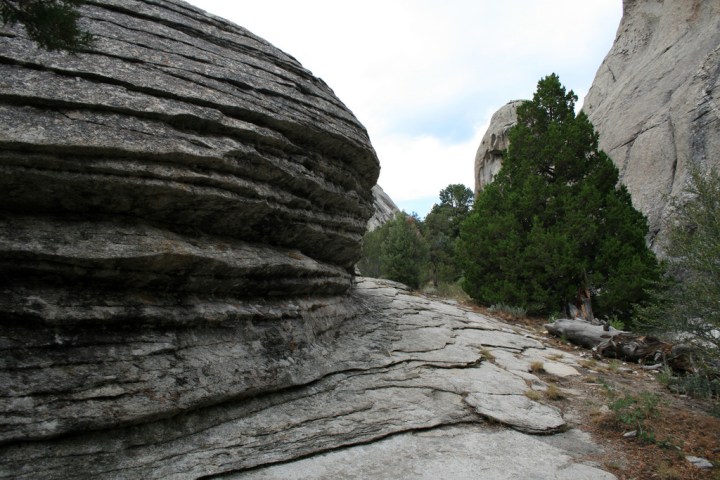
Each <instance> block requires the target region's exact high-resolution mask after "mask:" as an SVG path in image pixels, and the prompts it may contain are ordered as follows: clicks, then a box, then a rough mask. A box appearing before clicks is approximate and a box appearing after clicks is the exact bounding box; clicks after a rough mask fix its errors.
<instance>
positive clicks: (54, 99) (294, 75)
mask: <svg viewBox="0 0 720 480" xmlns="http://www.w3.org/2000/svg"><path fill="white" fill-rule="evenodd" d="M82 14H83V26H84V27H85V28H87V29H88V30H90V31H91V32H92V33H93V34H94V35H95V36H96V42H97V43H96V45H95V47H94V48H93V49H92V50H90V51H84V52H80V53H79V54H77V55H68V54H64V53H47V52H44V51H40V50H37V49H36V47H35V45H34V44H32V43H31V42H29V41H28V39H27V38H26V36H25V34H24V32H23V31H22V30H20V29H19V28H18V29H15V28H7V27H6V28H4V29H3V30H2V34H1V35H0V45H2V48H0V72H1V76H0V119H1V120H0V121H2V125H3V129H1V130H0V146H1V147H2V148H0V159H1V161H0V170H1V172H2V175H0V200H2V201H1V202H0V209H1V210H0V269H1V270H0V271H1V272H2V275H1V276H0V284H1V285H0V386H2V388H1V389H0V458H2V462H0V478H3V479H6V478H7V479H33V480H35V479H50V478H63V479H73V478H93V479H116V478H124V479H153V478H163V479H183V478H200V477H203V478H207V477H216V476H220V475H223V474H228V473H233V474H243V475H245V474H247V475H262V474H263V473H262V472H263V471H264V470H263V467H268V466H271V465H274V464H277V463H279V462H290V461H293V460H295V459H298V458H306V460H302V461H303V462H305V461H307V460H310V459H309V458H307V457H308V456H314V455H316V454H322V453H337V451H339V449H341V448H346V447H350V446H356V447H357V448H360V449H366V448H370V447H369V445H368V444H369V443H371V442H376V441H380V440H382V439H388V440H387V442H389V443H381V444H378V445H377V448H378V449H380V450H385V449H386V448H393V449H396V450H394V451H397V452H400V453H401V452H403V451H407V449H408V448H414V447H413V445H417V448H418V449H419V451H427V450H428V449H430V448H432V445H433V442H437V441H439V442H443V443H444V444H445V445H446V448H447V449H450V451H451V453H452V452H454V453H453V454H448V456H447V458H445V459H444V458H440V457H438V456H435V457H434V458H433V459H432V468H434V469H436V470H437V469H439V468H442V466H443V465H446V466H447V468H454V469H455V470H457V471H459V472H460V471H463V472H467V471H470V470H471V469H472V468H474V466H475V465H477V463H478V462H479V461H480V460H479V459H472V458H468V456H467V455H465V456H463V455H462V454H461V453H462V452H463V451H466V450H467V448H466V446H465V445H464V444H462V443H458V442H462V441H468V442H471V444H472V445H480V444H483V443H485V442H495V441H497V442H500V444H501V445H502V448H503V450H502V451H497V452H488V453H486V455H487V456H492V458H493V459H494V460H493V461H494V462H495V465H499V464H500V463H498V462H499V460H497V458H499V456H500V455H501V454H509V455H511V457H509V458H511V459H513V469H514V470H512V471H513V472H516V473H517V476H522V477H528V476H529V474H532V475H533V476H534V477H535V478H566V477H563V475H567V474H568V472H570V473H569V474H572V476H577V474H578V472H582V474H583V475H585V476H586V477H587V478H611V477H610V476H609V475H608V474H606V473H604V472H601V471H599V470H597V469H596V468H594V467H592V466H587V465H583V464H582V463H581V462H580V460H578V459H577V458H576V453H573V452H571V451H568V450H567V449H563V448H557V447H552V445H549V444H548V443H547V440H548V439H550V438H559V437H561V436H564V435H567V434H566V433H563V434H558V435H550V436H549V437H546V438H544V439H543V440H542V441H540V440H538V439H537V438H536V437H529V436H528V434H535V433H545V434H554V433H556V432H558V431H559V430H561V429H563V428H565V427H566V425H565V421H564V419H563V417H562V415H561V413H560V411H559V410H558V409H556V408H554V407H551V406H547V405H542V404H540V403H537V402H534V401H532V400H530V399H529V398H527V397H526V396H525V395H524V393H525V392H526V390H528V389H530V388H533V389H540V390H541V389H543V388H547V386H546V385H545V384H544V383H543V382H542V381H541V380H540V379H539V378H537V377H535V376H534V375H532V374H530V373H529V372H528V365H529V363H530V362H531V361H532V360H535V359H537V358H538V357H542V358H544V359H545V360H546V363H545V365H546V368H551V365H552V364H553V362H554V363H557V364H558V365H557V370H563V368H564V369H565V370H567V369H568V368H571V366H572V365H570V364H571V363H572V362H574V361H575V359H573V358H572V357H570V356H565V357H563V360H562V362H565V363H564V364H563V365H560V363H561V362H560V361H558V360H557V358H559V357H558V356H557V352H552V350H550V349H547V348H544V346H543V345H542V343H541V341H540V340H539V339H537V338H532V337H531V336H530V335H528V334H527V333H524V332H521V331H515V330H512V329H510V328H508V327H506V326H505V325H503V324H501V323H499V322H498V321H496V320H493V319H490V318H487V317H484V316H482V315H477V314H474V313H472V312H469V311H467V310H464V309H461V308H458V307H456V306H452V305H448V304H444V303H438V302H431V301H429V300H426V299H424V298H422V297H417V296H413V295H410V294H409V293H408V292H407V291H406V290H405V289H403V288H402V286H399V285H395V284H393V283H391V282H381V281H372V280H362V279H360V280H354V279H353V277H352V276H351V275H350V274H349V273H348V272H349V271H350V270H351V269H352V267H353V265H354V263H355V262H356V261H357V259H358V256H359V253H360V239H361V236H362V234H363V233H364V231H365V228H366V223H367V220H368V218H369V217H370V216H371V213H372V202H373V200H372V198H373V197H372V193H371V189H372V186H373V185H374V184H375V182H376V179H377V174H378V162H377V158H376V156H375V154H374V152H373V149H372V147H371V146H370V144H369V141H368V139H367V135H366V132H365V130H364V129H363V128H362V126H361V125H360V124H359V123H358V122H357V120H356V119H355V118H354V117H353V115H352V114H351V113H350V112H349V111H348V110H347V109H346V108H345V107H344V106H343V105H342V103H341V102H340V101H339V100H338V99H337V98H335V96H334V95H333V94H332V92H331V91H330V89H329V88H328V87H327V86H326V85H325V84H323V83H322V82H321V81H320V80H318V79H316V78H314V77H313V76H312V75H311V74H310V73H309V72H307V71H306V70H304V69H303V68H302V67H301V66H300V64H298V62H297V61H295V60H294V59H292V58H291V57H289V56H287V55H286V54H284V53H282V52H280V51H278V50H277V49H275V48H274V47H272V46H271V45H269V44H268V43H266V42H265V41H263V40H261V39H259V38H257V37H255V36H254V35H252V34H251V33H249V32H247V31H246V30H244V29H242V28H240V27H237V26H235V25H232V24H229V23H227V22H225V21H223V20H221V19H217V18H214V17H211V16H208V15H206V14H204V13H203V12H200V11H199V10H197V9H194V8H192V7H189V6H188V5H186V4H184V3H181V2H178V1H174V0H144V1H134V0H122V1H121V0H104V1H94V2H88V4H87V5H86V6H84V7H83V8H82ZM354 282H356V283H354ZM486 351H492V352H493V353H492V355H493V356H494V358H496V359H497V360H496V362H495V363H492V362H490V361H488V358H490V355H489V354H488V353H486ZM553 359H554V360H553ZM487 419H490V420H492V421H493V424H494V425H497V424H504V425H507V426H508V427H509V428H512V429H513V430H512V431H511V432H505V433H502V432H500V433H498V432H497V428H496V427H493V428H488V427H487V423H486V421H487ZM419 431H422V432H425V433H423V434H418V433H417V432H419ZM433 435H434V436H435V437H433ZM389 436H394V437H392V438H388V437H389ZM453 437H454V438H456V439H457V440H456V441H455V443H452V442H451V441H450V440H449V438H453ZM433 438H437V439H438V440H433ZM563 438H564V437H563ZM561 443H562V442H561ZM388 445H390V446H388ZM550 447H552V448H550ZM346 451H348V452H349V451H350V450H346ZM528 451H530V452H534V454H535V455H537V457H530V458H531V460H535V461H533V462H531V463H526V464H524V466H521V465H519V464H516V463H515V462H514V458H516V457H520V456H523V455H526V454H527V452H528ZM370 453H371V455H379V454H377V453H372V451H371V452H370ZM400 453H398V454H400ZM322 458H324V457H319V458H318V462H320V463H318V464H317V467H315V470H311V473H310V474H309V475H306V477H308V476H309V477H312V476H314V477H316V478H323V477H325V478H338V477H337V476H336V475H335V473H333V472H331V473H329V474H324V473H323V472H322V468H323V463H322V462H323V460H322ZM364 458H365V459H367V457H364ZM505 458H508V457H505ZM343 461H345V460H343ZM507 461H508V462H509V461H511V460H507ZM324 465H327V464H326V463H325V464H324ZM355 465H357V468H358V469H361V468H369V467H367V460H365V464H362V463H357V464H355ZM362 465H366V466H365V467H363V466H362ZM427 465H428V471H432V470H431V468H430V463H428V464H427ZM344 466H345V467H346V468H345V472H349V473H352V471H353V470H352V469H353V468H354V466H353V464H352V463H351V462H347V463H346V464H345V465H344ZM422 466H423V463H418V464H417V465H416V466H415V468H421V467H422ZM334 468H335V469H337V465H335V467H334ZM406 469H407V467H406V466H403V465H401V464H399V463H398V464H397V465H396V470H394V471H388V473H387V475H386V476H390V477H397V476H399V472H403V471H406ZM495 469H496V470H497V466H496V467H495ZM358 471H360V470H358ZM312 472H314V473H312ZM518 472H519V473H518ZM272 474H273V472H270V471H269V470H268V475H272ZM278 475H280V476H283V475H284V474H283V473H280V474H278ZM603 476H604V477H603Z"/></svg>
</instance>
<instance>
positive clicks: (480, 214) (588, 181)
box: [457, 74, 659, 317]
mask: <svg viewBox="0 0 720 480" xmlns="http://www.w3.org/2000/svg"><path fill="white" fill-rule="evenodd" d="M576 101H577V96H576V95H575V94H574V93H573V92H572V91H569V92H566V90H565V88H564V87H563V86H562V85H561V83H560V80H559V78H558V76H557V75H555V74H552V75H550V76H548V77H545V78H543V79H541V80H540V81H539V82H538V86H537V91H536V92H535V94H534V95H533V100H532V101H527V102H525V103H524V104H522V105H521V106H520V107H518V109H517V124H516V125H515V126H514V127H513V128H512V129H511V131H510V132H509V140H510V141H509V148H508V150H507V152H506V154H505V158H504V160H503V164H502V168H501V169H500V171H499V172H498V174H497V176H496V177H495V179H494V181H493V182H492V183H491V184H489V185H487V186H486V187H485V189H484V190H483V191H482V192H481V193H480V195H479V196H478V198H477V200H476V202H475V206H474V209H473V211H472V212H471V213H470V215H469V217H468V219H467V220H466V221H465V222H464V223H463V225H462V228H461V232H460V239H459V241H458V250H457V253H458V257H459V258H460V259H461V262H462V266H463V269H464V285H463V287H464V288H465V290H466V292H467V293H468V294H469V295H470V296H471V297H473V298H474V299H476V300H477V301H479V302H480V303H483V304H488V305H491V304H496V303H504V304H508V305H515V306H519V307H524V308H526V309H527V310H528V311H529V312H533V313H551V312H555V311H558V309H561V308H563V307H564V306H565V305H566V303H568V302H572V301H573V300H574V299H575V298H576V296H577V293H578V291H580V290H583V291H590V292H592V293H593V303H594V308H595V311H596V313H599V314H605V315H611V314H617V315H622V316H624V317H627V316H628V315H629V314H630V312H631V310H632V307H633V305H634V304H635V303H642V302H644V301H646V300H647V293H646V288H647V287H648V286H649V285H650V284H651V283H652V282H653V281H654V280H656V279H657V278H658V275H659V269H658V264H657V261H656V259H655V256H654V255H653V253H652V252H651V251H650V250H649V249H648V247H647V245H646V243H645V236H646V234H647V231H648V227H647V221H646V219H645V217H644V216H643V215H642V214H641V213H640V212H638V211H637V210H635V209H634V208H633V206H632V203H631V200H630V194H629V193H628V191H627V189H626V188H625V187H624V186H621V185H618V170H617V168H616V167H615V166H614V165H613V163H612V161H611V160H610V158H609V157H608V156H607V155H606V154H605V153H604V152H602V151H601V150H599V148H598V134H597V133H596V132H595V130H594V128H593V126H592V124H591V123H590V121H589V120H588V118H587V116H586V115H585V114H584V113H582V112H580V113H579V114H577V115H576V114H575V102H576Z"/></svg>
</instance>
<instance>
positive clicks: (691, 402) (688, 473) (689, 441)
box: [471, 307, 720, 480]
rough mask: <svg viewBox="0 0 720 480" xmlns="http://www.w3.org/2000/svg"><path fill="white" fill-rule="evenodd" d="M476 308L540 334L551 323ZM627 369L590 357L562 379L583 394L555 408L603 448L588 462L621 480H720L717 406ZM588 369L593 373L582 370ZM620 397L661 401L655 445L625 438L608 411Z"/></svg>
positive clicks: (651, 423)
mask: <svg viewBox="0 0 720 480" xmlns="http://www.w3.org/2000/svg"><path fill="white" fill-rule="evenodd" d="M471 308H473V309H475V310H476V311H478V312H480V313H484V314H486V315H490V316H493V317H496V318H498V317H499V318H501V319H504V320H505V321H507V322H508V323H510V324H511V325H517V326H523V327H524V328H526V329H529V330H531V331H534V332H536V333H540V332H542V331H544V329H543V328H542V325H543V324H544V323H546V319H540V318H529V317H524V318H517V319H514V318H511V317H510V315H507V314H504V313H502V312H498V313H491V312H488V311H487V310H486V309H481V308H478V307H471ZM545 343H546V344H547V345H549V346H551V347H553V348H556V349H558V350H561V351H564V352H567V353H568V354H577V353H578V351H577V350H576V349H575V347H573V346H572V345H569V344H566V343H564V342H562V340H561V339H557V338H554V337H549V336H548V337H546V340H545ZM538 363H539V364H540V365H542V363H541V362H538ZM621 365H622V364H621V362H619V361H617V360H614V361H612V360H611V361H609V362H608V363H607V364H605V362H598V361H596V360H595V359H592V358H587V359H585V360H582V361H580V370H581V376H576V377H567V378H560V379H558V382H557V385H558V387H557V388H558V389H559V387H563V388H571V389H573V390H576V391H578V392H579V395H572V396H569V397H568V398H566V399H565V400H564V401H562V402H556V403H555V406H557V407H558V408H560V409H561V410H562V411H563V413H564V414H565V417H566V419H568V418H572V419H573V420H572V422H571V425H570V426H571V427H574V428H578V429H581V430H584V431H587V432H589V433H590V434H591V435H592V437H593V440H594V442H595V443H597V444H598V445H599V448H598V453H597V454H593V455H588V456H587V457H586V458H585V459H586V460H587V461H593V462H597V463H599V464H601V465H602V466H603V468H604V469H606V470H608V471H610V472H611V473H613V474H614V475H615V476H616V477H617V478H618V479H619V480H631V479H632V480H645V479H648V480H652V479H661V480H662V479H665V480H675V479H681V480H720V418H718V417H717V416H713V415H712V414H711V411H712V410H713V408H717V401H715V403H712V402H710V401H706V400H698V399H693V398H689V397H685V396H679V395H676V394H673V393H672V392H670V391H669V390H668V389H667V388H666V387H665V386H664V385H662V384H661V383H660V382H659V381H658V380H657V378H656V376H655V375H654V374H651V373H649V372H646V371H643V369H642V368H641V367H639V366H638V365H635V364H632V363H628V364H627V365H623V367H627V369H628V370H629V371H625V372H623V371H621V370H620V366H621ZM538 366H539V365H538ZM583 368H584V369H587V370H593V371H592V372H589V371H587V370H586V371H582V369H583ZM622 370H626V368H623V369H622ZM598 372H601V373H598ZM545 377H548V376H547V375H546V376H545ZM543 380H549V378H543ZM619 392H627V393H630V394H633V395H640V394H641V393H642V392H651V393H653V394H656V395H658V396H659V397H660V402H659V404H658V413H657V415H653V416H651V417H649V418H648V419H647V420H646V423H645V427H646V428H647V429H648V430H650V431H652V433H653V435H654V441H653V442H642V441H641V439H639V438H624V437H623V433H624V432H626V431H628V426H627V425H625V424H623V423H621V422H619V421H618V420H617V417H616V416H615V415H614V414H613V413H612V411H610V410H609V409H608V405H609V403H610V402H611V401H612V399H613V396H614V395H616V394H619ZM525 395H526V396H528V398H533V399H535V398H536V397H538V396H540V398H542V397H543V395H542V394H540V393H539V392H536V391H532V390H528V391H527V392H526V393H525ZM687 455H693V456H696V457H701V458H705V459H707V460H709V461H710V462H712V463H713V464H714V465H715V468H713V469H709V470H701V469H699V468H697V467H695V466H694V465H692V464H690V462H688V461H687V460H686V459H685V456H687Z"/></svg>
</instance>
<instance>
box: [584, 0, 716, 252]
mask: <svg viewBox="0 0 720 480" xmlns="http://www.w3.org/2000/svg"><path fill="white" fill-rule="evenodd" d="M583 110H584V111H585V112H586V113H587V114H588V116H589V118H590V120H591V121H592V122H593V124H594V125H595V128H596V129H597V130H598V132H599V133H600V148H602V149H603V150H605V151H606V152H607V153H608V154H609V155H610V157H611V158H612V159H613V161H614V162H615V164H616V165H617V166H618V168H619V169H620V175H621V181H622V182H623V183H624V184H625V185H627V187H628V190H629V191H630V193H631V194H632V197H633V203H634V204H635V206H636V208H638V209H639V210H640V211H642V212H643V213H645V215H647V216H648V220H649V223H650V230H651V238H650V240H651V242H652V243H653V244H654V245H653V246H654V248H655V249H656V250H658V248H659V249H660V250H661V249H662V241H663V237H664V233H663V232H664V229H665V228H666V225H665V224H666V220H667V218H668V215H669V213H671V212H669V209H668V205H667V196H668V195H679V194H681V193H682V191H683V190H684V188H685V187H686V180H687V171H688V167H689V166H690V165H697V166H699V167H700V169H701V170H707V169H708V168H710V167H711V166H718V165H720V3H718V2H716V1H703V0H663V1H656V0H625V1H624V2H623V18H622V21H621V22H620V26H619V28H618V32H617V37H616V39H615V43H614V45H613V47H612V49H611V50H610V52H609V53H608V55H607V57H606V58H605V60H604V61H603V63H602V65H601V66H600V68H599V69H598V72H597V74H596V77H595V80H594V82H593V85H592V88H591V89H590V91H589V92H588V95H587V96H586V97H585V101H584V105H583Z"/></svg>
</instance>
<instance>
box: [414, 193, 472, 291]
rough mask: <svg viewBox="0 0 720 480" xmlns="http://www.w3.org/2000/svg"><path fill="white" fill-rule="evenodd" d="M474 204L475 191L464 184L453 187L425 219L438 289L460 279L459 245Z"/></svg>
mask: <svg viewBox="0 0 720 480" xmlns="http://www.w3.org/2000/svg"><path fill="white" fill-rule="evenodd" d="M472 203H473V192H472V190H470V189H469V188H467V187H466V186H465V185H462V184H451V185H448V186H447V187H445V188H443V189H442V190H440V203H438V204H435V205H433V208H432V209H431V210H430V212H429V213H428V214H427V216H426V217H425V221H424V222H423V236H424V237H425V240H426V242H427V244H428V254H429V255H428V261H429V268H430V276H431V278H432V281H433V284H434V285H435V286H436V287H437V286H438V283H439V282H455V281H456V280H457V279H458V277H459V276H460V268H459V267H458V265H457V261H456V258H455V243H456V241H457V238H458V235H459V234H460V225H461V224H462V222H463V221H464V220H465V218H467V215H468V213H469V212H470V208H471V206H472Z"/></svg>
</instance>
